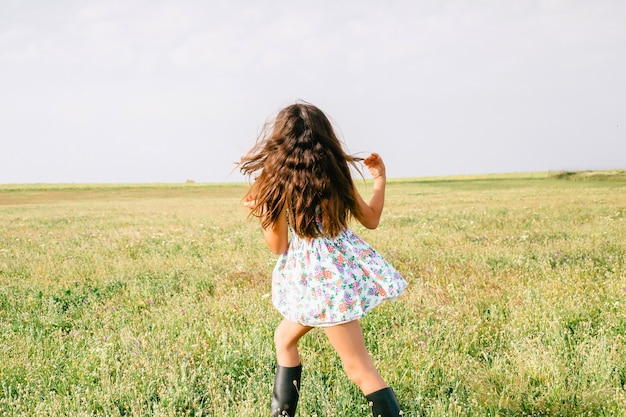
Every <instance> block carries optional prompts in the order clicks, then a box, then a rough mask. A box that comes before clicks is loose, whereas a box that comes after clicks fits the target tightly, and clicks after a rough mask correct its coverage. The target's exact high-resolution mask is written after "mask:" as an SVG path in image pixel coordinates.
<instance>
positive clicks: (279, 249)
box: [270, 245, 289, 255]
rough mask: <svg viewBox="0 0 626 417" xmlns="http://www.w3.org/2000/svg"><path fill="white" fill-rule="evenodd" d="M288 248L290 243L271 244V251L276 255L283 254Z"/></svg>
mask: <svg viewBox="0 0 626 417" xmlns="http://www.w3.org/2000/svg"><path fill="white" fill-rule="evenodd" d="M288 248H289V245H280V246H270V251H271V252H272V253H273V254H274V255H282V254H283V253H285V252H286V251H287V249H288Z"/></svg>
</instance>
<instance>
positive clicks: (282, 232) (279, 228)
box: [263, 210, 289, 255]
mask: <svg viewBox="0 0 626 417" xmlns="http://www.w3.org/2000/svg"><path fill="white" fill-rule="evenodd" d="M287 229H288V228H287V213H286V212H285V210H283V211H282V213H280V216H278V219H277V220H276V223H274V224H273V225H271V226H270V227H268V228H267V229H263V237H264V238H265V243H267V246H269V248H270V250H271V251H272V253H274V254H276V255H281V254H283V253H285V251H286V250H287V248H288V247H289V234H288V230H287Z"/></svg>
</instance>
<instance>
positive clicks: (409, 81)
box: [0, 0, 626, 183]
mask: <svg viewBox="0 0 626 417" xmlns="http://www.w3.org/2000/svg"><path fill="white" fill-rule="evenodd" d="M297 99H303V100H306V101H309V102H311V103H313V104H315V105H317V106H319V107H320V108H321V109H322V110H324V111H325V112H326V113H327V114H328V116H329V117H330V118H331V119H332V120H334V121H335V123H336V124H337V126H338V127H339V130H340V133H341V135H342V137H343V140H344V141H345V143H346V144H347V148H348V151H349V152H352V153H359V154H362V155H363V156H364V155H366V154H367V153H369V152H371V151H376V152H379V153H380V154H382V156H383V158H384V160H385V162H386V165H387V172H388V175H389V176H390V177H417V176H430V175H453V174H474V173H496V172H520V171H556V170H566V169H567V170H579V169H615V168H620V169H624V168H626V1H625V0H621V1H617V0H614V1H610V0H593V1H590V0H545V1H538V0H507V1H502V0H491V1H490V0H467V1H460V0H459V1H457V0H387V1H383V0H379V1H373V0H321V1H320V0H318V1H315V2H313V1H301V0H284V1H283V0H280V1H273V0H267V1H257V0H242V1H237V0H223V1H213V0H159V1H155V0H55V1H44V0H40V1H35V0H0V183H31V182H46V183H55V182H74V183H83V182H113V183H116V182H119V183H126V182H184V181H185V180H187V179H193V180H195V181H197V182H224V181H241V180H242V177H240V176H239V174H237V173H231V170H232V169H233V167H234V164H233V162H235V161H237V160H238V159H239V158H240V157H241V155H243V154H244V153H245V152H246V151H247V150H248V149H249V148H250V147H251V146H252V145H253V144H254V142H255V140H256V136H257V133H258V131H259V129H260V127H261V126H262V125H263V123H264V122H265V121H266V119H267V118H268V117H269V116H271V115H273V114H275V112H276V111H277V110H279V109H280V108H281V107H283V106H285V105H288V104H291V103H293V102H294V101H295V100H297Z"/></svg>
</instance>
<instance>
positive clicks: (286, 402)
mask: <svg viewBox="0 0 626 417" xmlns="http://www.w3.org/2000/svg"><path fill="white" fill-rule="evenodd" d="M301 375H302V365H301V364H300V365H298V366H294V367H293V368H287V367H284V366H280V365H278V367H277V368H276V379H274V391H273V392H272V405H271V408H270V416H271V417H279V416H280V417H294V416H295V415H296V407H297V406H298V397H299V396H300V377H301Z"/></svg>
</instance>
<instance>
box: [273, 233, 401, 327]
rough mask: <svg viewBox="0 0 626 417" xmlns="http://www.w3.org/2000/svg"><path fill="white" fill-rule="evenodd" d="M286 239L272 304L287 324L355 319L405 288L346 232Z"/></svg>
mask: <svg viewBox="0 0 626 417" xmlns="http://www.w3.org/2000/svg"><path fill="white" fill-rule="evenodd" d="M289 232H290V235H291V240H290V242H289V248H288V249H287V251H285V253H283V254H282V255H281V256H280V257H279V259H278V261H277V263H276V266H275V268H274V271H273V273H272V302H273V304H274V306H275V307H276V308H277V309H278V311H279V312H280V313H281V314H282V315H283V316H284V317H285V318H286V319H288V320H290V321H293V322H297V323H300V324H303V325H305V326H333V325H337V324H341V323H346V322H349V321H352V320H356V319H359V318H361V317H363V316H364V315H365V313H367V312H368V311H369V310H371V309H372V308H374V307H376V306H377V305H379V304H380V303H382V302H383V301H385V300H393V299H395V298H397V297H398V296H400V295H401V294H402V293H403V292H404V289H405V288H406V286H407V283H406V281H405V280H404V279H403V278H402V277H401V276H400V274H399V273H398V271H396V270H395V269H394V268H393V266H391V265H390V264H389V263H388V262H387V261H386V260H385V259H384V258H383V257H382V256H381V255H380V254H379V253H378V252H376V251H375V250H374V249H373V248H372V247H371V246H370V245H369V244H367V243H366V242H365V241H364V240H363V239H361V238H360V237H359V236H357V235H356V234H355V233H354V232H352V231H351V230H350V229H345V230H344V231H343V232H341V233H340V234H339V236H337V237H334V238H330V237H317V238H313V239H306V238H301V237H298V236H297V235H296V234H295V233H294V231H293V230H292V229H291V227H290V228H289Z"/></svg>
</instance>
